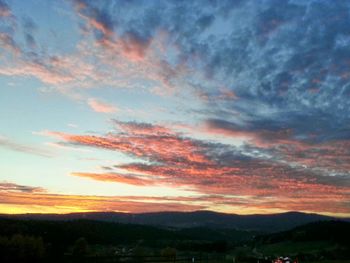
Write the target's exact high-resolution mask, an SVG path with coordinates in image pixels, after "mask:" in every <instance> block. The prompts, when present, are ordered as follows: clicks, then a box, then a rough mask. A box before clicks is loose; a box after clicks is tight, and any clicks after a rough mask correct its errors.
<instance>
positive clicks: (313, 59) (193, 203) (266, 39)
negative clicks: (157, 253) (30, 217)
mask: <svg viewBox="0 0 350 263" xmlns="http://www.w3.org/2000/svg"><path fill="white" fill-rule="evenodd" d="M0 105H1V106H0V120H1V124H0V156H1V161H0V213H11V214H12V213H33V212H34V213H37V212H40V213H69V212H82V211H120V212H151V211H195V210H212V211H218V212H226V213H238V214H252V213H260V214H261V213H263V214H264V213H276V212H286V211H301V212H312V213H319V214H328V215H334V216H350V177H349V176H350V1H333V0H313V1H302V0H289V1H287V0H285V1H274V0H266V1H255V0H247V1H241V0H234V1H231V0H230V1H228V0H227V1H225V0H220V1H209V0H208V1H204V0H201V1H199V0H197V1H175V0H173V1H171V0H167V1H164V0H158V1H156V0H149V1H146V0H144V1H141V0H137V1H114V0H113V1H93V0H66V1H45V0H28V1H20V0H0Z"/></svg>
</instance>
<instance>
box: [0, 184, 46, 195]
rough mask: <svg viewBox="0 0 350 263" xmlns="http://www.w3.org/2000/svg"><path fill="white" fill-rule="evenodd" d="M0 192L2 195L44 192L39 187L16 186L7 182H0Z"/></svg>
mask: <svg viewBox="0 0 350 263" xmlns="http://www.w3.org/2000/svg"><path fill="white" fill-rule="evenodd" d="M0 192H2V193H4V192H5V193H6V192H9V193H43V192H45V190H44V189H43V188H41V187H33V186H26V185H18V184H14V183H8V182H0Z"/></svg>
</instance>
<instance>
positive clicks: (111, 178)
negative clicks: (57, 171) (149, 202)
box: [71, 173, 155, 186]
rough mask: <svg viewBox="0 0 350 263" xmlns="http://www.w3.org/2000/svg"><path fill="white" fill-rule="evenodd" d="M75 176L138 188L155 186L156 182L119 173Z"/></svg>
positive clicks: (77, 174)
mask: <svg viewBox="0 0 350 263" xmlns="http://www.w3.org/2000/svg"><path fill="white" fill-rule="evenodd" d="M71 175H73V176H78V177H83V178H89V179H92V180H97V181H103V182H116V183H123V184H130V185H137V186H149V185H153V184H154V183H155V181H152V180H150V179H149V178H147V177H145V176H143V177H142V176H136V175H132V174H117V173H99V174H98V173H71Z"/></svg>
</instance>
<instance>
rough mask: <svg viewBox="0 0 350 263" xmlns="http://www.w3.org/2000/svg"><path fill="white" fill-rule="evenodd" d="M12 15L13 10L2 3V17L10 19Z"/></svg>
mask: <svg viewBox="0 0 350 263" xmlns="http://www.w3.org/2000/svg"><path fill="white" fill-rule="evenodd" d="M11 15H12V13H11V10H10V8H9V6H8V5H7V4H6V2H4V1H0V17H9V16H11Z"/></svg>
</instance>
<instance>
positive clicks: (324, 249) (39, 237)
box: [0, 217, 350, 263]
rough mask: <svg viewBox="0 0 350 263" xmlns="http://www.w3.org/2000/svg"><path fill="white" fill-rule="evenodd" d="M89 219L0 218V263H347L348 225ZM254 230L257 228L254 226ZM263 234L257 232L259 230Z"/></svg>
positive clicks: (349, 254)
mask: <svg viewBox="0 0 350 263" xmlns="http://www.w3.org/2000/svg"><path fill="white" fill-rule="evenodd" d="M106 221H107V220H104V221H98V220H90V219H76V218H75V219H74V218H71V219H67V218H65V219H64V220H63V219H61V220H58V218H55V219H52V218H51V219H49V218H40V219H38V218H35V219H33V218H28V217H25V219H24V218H18V217H17V218H9V217H7V218H0V262H4V263H5V262H208V263H219V262H258V261H259V262H260V263H261V262H271V261H272V260H273V259H274V258H276V257H278V256H290V257H292V258H293V259H298V262H324V263H338V262H343V263H345V262H350V238H349V237H350V223H349V222H346V221H339V220H326V221H325V220H323V221H315V222H311V223H308V224H304V225H299V226H297V227H293V228H292V229H289V230H285V231H280V232H276V231H275V230H274V229H273V230H274V231H271V232H272V233H268V232H267V231H266V229H265V227H263V228H261V229H260V230H259V228H255V229H244V228H241V229H237V228H233V227H226V228H225V227H222V226H221V227H220V228H219V227H216V226H215V224H214V223H213V224H212V225H208V224H203V225H200V224H198V226H194V227H189V226H186V227H174V226H166V225H164V224H163V225H158V226H155V224H154V225H153V226H150V225H145V224H126V223H115V222H106ZM256 225H258V223H257V222H256ZM262 229H263V230H262Z"/></svg>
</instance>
